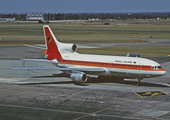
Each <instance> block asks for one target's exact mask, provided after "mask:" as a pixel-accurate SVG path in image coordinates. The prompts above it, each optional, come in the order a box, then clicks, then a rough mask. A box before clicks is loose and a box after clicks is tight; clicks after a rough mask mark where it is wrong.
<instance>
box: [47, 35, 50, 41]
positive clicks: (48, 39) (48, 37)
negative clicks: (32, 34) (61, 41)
mask: <svg viewBox="0 0 170 120" xmlns="http://www.w3.org/2000/svg"><path fill="white" fill-rule="evenodd" d="M47 41H48V43H50V42H51V35H50V34H48V35H47Z"/></svg>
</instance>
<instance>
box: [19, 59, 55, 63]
mask: <svg viewBox="0 0 170 120" xmlns="http://www.w3.org/2000/svg"><path fill="white" fill-rule="evenodd" d="M21 60H23V61H34V62H47V63H58V60H56V59H53V60H45V59H21Z"/></svg>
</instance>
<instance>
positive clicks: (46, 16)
mask: <svg viewBox="0 0 170 120" xmlns="http://www.w3.org/2000/svg"><path fill="white" fill-rule="evenodd" d="M26 20H27V21H55V20H65V15H64V14H60V13H29V14H27V16H26Z"/></svg>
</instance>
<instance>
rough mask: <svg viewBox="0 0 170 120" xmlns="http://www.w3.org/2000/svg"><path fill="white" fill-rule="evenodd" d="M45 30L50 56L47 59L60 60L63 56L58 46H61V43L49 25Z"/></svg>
mask: <svg viewBox="0 0 170 120" xmlns="http://www.w3.org/2000/svg"><path fill="white" fill-rule="evenodd" d="M43 29H44V38H45V43H46V48H47V54H48V55H47V58H48V59H49V60H52V59H55V58H56V59H57V60H60V59H61V58H62V56H61V54H60V51H59V49H58V46H57V44H59V41H57V39H56V37H55V36H54V34H53V32H52V31H51V29H50V27H49V26H48V25H44V26H43Z"/></svg>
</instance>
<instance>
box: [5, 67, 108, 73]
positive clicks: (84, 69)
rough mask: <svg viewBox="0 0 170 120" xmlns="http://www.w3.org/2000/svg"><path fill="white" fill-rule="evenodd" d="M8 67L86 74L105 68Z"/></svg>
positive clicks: (101, 70)
mask: <svg viewBox="0 0 170 120" xmlns="http://www.w3.org/2000/svg"><path fill="white" fill-rule="evenodd" d="M7 68H8V69H14V70H60V71H68V72H71V73H72V72H84V73H87V74H92V73H103V72H105V70H104V69H103V68H59V67H56V68H43V67H41V68H38V67H7Z"/></svg>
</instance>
